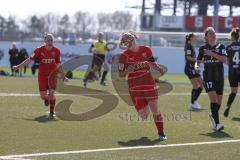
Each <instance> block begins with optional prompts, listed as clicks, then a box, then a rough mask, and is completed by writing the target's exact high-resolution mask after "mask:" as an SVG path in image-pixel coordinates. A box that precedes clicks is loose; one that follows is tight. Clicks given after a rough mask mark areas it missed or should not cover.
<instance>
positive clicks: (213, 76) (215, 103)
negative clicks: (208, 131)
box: [195, 27, 227, 131]
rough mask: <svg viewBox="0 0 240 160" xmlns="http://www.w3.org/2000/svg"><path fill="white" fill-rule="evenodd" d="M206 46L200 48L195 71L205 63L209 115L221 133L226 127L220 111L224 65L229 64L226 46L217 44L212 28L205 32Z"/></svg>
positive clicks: (205, 85)
mask: <svg viewBox="0 0 240 160" xmlns="http://www.w3.org/2000/svg"><path fill="white" fill-rule="evenodd" d="M204 37H205V41H206V44H205V45H203V46H201V47H200V48H199V54H198V57H197V63H196V66H195V69H196V70H197V71H199V64H200V63H201V62H202V61H203V63H204V71H203V81H204V87H205V90H206V92H207V94H208V97H209V99H210V102H211V104H210V107H211V113H210V115H209V117H210V119H211V121H212V124H213V127H214V130H216V131H221V130H223V129H224V126H223V125H222V124H221V123H220V122H219V113H218V112H219V109H220V106H221V104H222V95H223V87H224V68H223V63H226V62H227V54H226V49H225V46H224V45H223V44H221V43H217V42H216V34H215V31H214V29H213V28H212V27H208V28H207V29H206V30H205V32H204Z"/></svg>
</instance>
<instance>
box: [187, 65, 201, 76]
mask: <svg viewBox="0 0 240 160" xmlns="http://www.w3.org/2000/svg"><path fill="white" fill-rule="evenodd" d="M184 73H185V74H186V75H187V77H188V78H189V79H193V78H198V77H200V74H198V73H197V72H196V71H195V69H194V68H193V67H191V66H188V65H186V66H185V68H184Z"/></svg>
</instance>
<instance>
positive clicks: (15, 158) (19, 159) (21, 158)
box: [0, 139, 240, 160]
mask: <svg viewBox="0 0 240 160" xmlns="http://www.w3.org/2000/svg"><path fill="white" fill-rule="evenodd" d="M238 142H240V139H235V140H223V141H210V142H193V143H180V144H166V145H161V144H160V145H151V146H135V147H119V148H102V149H88V150H78V151H64V152H46V153H32V154H20V155H8V156H0V160H27V159H25V158H29V157H40V156H52V155H67V154H79V153H94V152H111V151H123V150H137V149H151V148H170V147H182V146H198V145H211V144H223V143H238Z"/></svg>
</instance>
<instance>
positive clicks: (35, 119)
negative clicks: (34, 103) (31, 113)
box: [24, 115, 57, 123]
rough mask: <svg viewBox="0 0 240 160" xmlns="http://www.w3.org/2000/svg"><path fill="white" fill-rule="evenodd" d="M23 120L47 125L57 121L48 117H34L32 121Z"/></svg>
mask: <svg viewBox="0 0 240 160" xmlns="http://www.w3.org/2000/svg"><path fill="white" fill-rule="evenodd" d="M24 120H27V121H37V122H39V123H47V122H54V121H57V120H56V119H55V118H49V117H48V115H42V116H38V117H35V118H34V119H27V118H24Z"/></svg>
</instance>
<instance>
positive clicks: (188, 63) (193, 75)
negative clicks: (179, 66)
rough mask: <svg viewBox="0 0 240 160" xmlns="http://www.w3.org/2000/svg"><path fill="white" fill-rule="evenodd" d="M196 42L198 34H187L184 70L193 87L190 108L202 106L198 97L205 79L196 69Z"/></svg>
mask: <svg viewBox="0 0 240 160" xmlns="http://www.w3.org/2000/svg"><path fill="white" fill-rule="evenodd" d="M195 43H196V36H195V35H194V34H193V33H190V34H188V35H186V41H185V47H184V52H185V68H184V72H185V74H186V75H187V77H188V78H189V80H190V81H191V83H192V86H193V89H192V94H191V104H190V109H193V110H194V109H200V108H201V106H200V105H199V104H198V102H197V99H198V97H199V95H200V94H201V92H202V89H203V81H202V78H201V76H200V74H199V73H197V72H196V71H195V69H194V64H195V62H196V52H195V49H194V44H195Z"/></svg>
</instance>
